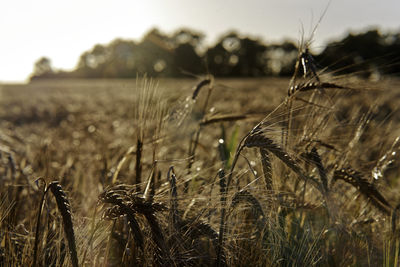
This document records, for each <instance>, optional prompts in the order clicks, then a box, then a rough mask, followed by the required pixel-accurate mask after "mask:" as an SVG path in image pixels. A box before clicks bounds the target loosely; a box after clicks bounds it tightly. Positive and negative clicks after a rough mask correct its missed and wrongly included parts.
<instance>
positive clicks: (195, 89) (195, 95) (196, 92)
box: [192, 78, 211, 100]
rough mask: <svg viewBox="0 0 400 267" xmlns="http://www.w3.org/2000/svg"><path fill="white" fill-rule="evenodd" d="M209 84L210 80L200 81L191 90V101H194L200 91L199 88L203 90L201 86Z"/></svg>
mask: <svg viewBox="0 0 400 267" xmlns="http://www.w3.org/2000/svg"><path fill="white" fill-rule="evenodd" d="M210 83H211V79H208V78H207V79H204V80H201V81H200V82H199V83H198V84H197V85H196V86H195V87H194V88H193V95H192V99H193V100H195V99H196V98H197V96H198V94H199V92H200V90H201V88H203V86H206V85H207V84H210Z"/></svg>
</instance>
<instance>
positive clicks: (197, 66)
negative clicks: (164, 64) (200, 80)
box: [169, 29, 204, 76]
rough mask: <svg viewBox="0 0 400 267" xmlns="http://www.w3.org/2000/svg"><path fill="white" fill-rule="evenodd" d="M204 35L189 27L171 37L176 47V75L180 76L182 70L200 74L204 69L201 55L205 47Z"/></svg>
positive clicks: (174, 57)
mask: <svg viewBox="0 0 400 267" xmlns="http://www.w3.org/2000/svg"><path fill="white" fill-rule="evenodd" d="M203 38H204V35H203V34H202V33H200V32H196V31H193V30H189V29H180V30H178V31H176V32H175V33H174V34H173V35H172V36H171V37H170V38H169V40H170V43H171V44H172V46H173V47H174V53H173V67H174V70H173V72H174V75H175V76H180V75H181V74H182V72H187V73H192V74H200V73H201V72H202V71H204V70H203V63H202V58H201V56H200V55H199V53H201V50H202V49H203V46H202V45H203V44H202V42H203Z"/></svg>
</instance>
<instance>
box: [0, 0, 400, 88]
mask: <svg viewBox="0 0 400 267" xmlns="http://www.w3.org/2000/svg"><path fill="white" fill-rule="evenodd" d="M327 3H328V1H315V0H314V1H313V0H304V1H289V0H281V1H265V0H258V1H256V0H248V1H239V0H229V1H228V0H220V1H213V0H203V1H192V0H188V1H180V0H168V1H164V0H149V1H137V0H133V1H132V0H116V1H112V2H111V1H105V0H98V1H94V0H86V1H78V0H71V1H64V2H60V1H50V0H42V1H29V0H20V1H2V2H1V3H0V10H1V11H2V12H1V16H0V36H1V39H0V40H1V41H0V62H1V63H0V81H12V80H19V81H21V80H25V79H26V78H27V77H28V75H29V74H30V73H31V72H32V70H33V63H34V62H35V61H36V60H38V59H39V58H40V57H42V56H46V57H48V58H50V59H51V61H52V64H53V67H54V68H56V69H72V68H74V67H75V65H76V64H77V62H78V60H79V56H80V55H81V54H82V53H83V52H84V51H87V50H89V49H91V48H92V47H93V46H94V45H95V44H97V43H108V42H110V41H112V40H113V39H115V38H124V39H139V38H140V37H141V36H142V35H143V33H145V32H146V31H147V30H149V29H150V28H151V27H154V26H155V27H158V28H159V29H160V30H161V31H164V32H167V33H171V32H172V31H174V30H177V29H178V28H179V27H183V26H185V27H188V28H193V29H194V30H199V31H202V32H204V33H205V34H206V36H207V39H206V41H207V42H208V43H213V42H215V40H216V39H217V38H218V36H219V35H221V34H224V33H226V32H228V30H232V29H236V30H237V31H238V33H239V34H249V35H250V36H254V37H261V38H262V39H263V40H264V41H276V40H281V39H283V38H291V39H295V40H296V39H298V38H299V37H300V29H301V27H302V26H301V25H302V24H303V27H304V30H305V36H306V37H307V36H309V35H310V32H311V29H312V28H313V26H315V24H316V23H317V21H318V19H319V16H320V15H321V14H322V13H323V10H324V9H325V7H326V6H327ZM356 10H362V12H356ZM398 10H400V1H398V0H388V1H385V2H384V4H382V3H381V2H380V1H376V0H362V1H361V0H353V1H344V0H336V1H335V0H332V1H331V4H330V6H329V9H328V11H327V13H326V16H325V17H324V18H323V20H322V23H321V25H320V26H319V28H318V32H317V34H316V36H315V40H316V41H315V43H314V44H313V45H314V46H315V47H318V46H321V44H322V43H323V41H325V40H327V39H328V38H332V37H338V36H339V35H341V34H343V33H344V32H345V31H346V30H347V29H349V28H352V29H357V30H360V29H362V28H365V27H366V26H368V25H377V26H382V27H386V28H391V29H394V30H399V29H398V28H397V29H396V28H395V27H399V24H398ZM158 67H159V68H160V69H161V67H162V66H161V65H160V64H159V65H158V66H157V68H158Z"/></svg>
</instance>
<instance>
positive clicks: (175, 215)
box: [167, 166, 180, 234]
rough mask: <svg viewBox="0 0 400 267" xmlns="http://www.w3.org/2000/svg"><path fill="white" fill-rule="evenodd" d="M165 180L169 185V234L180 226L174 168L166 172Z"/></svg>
mask: <svg viewBox="0 0 400 267" xmlns="http://www.w3.org/2000/svg"><path fill="white" fill-rule="evenodd" d="M167 180H168V182H169V185H170V191H169V197H170V208H169V219H170V227H172V228H171V229H170V232H171V233H170V234H172V232H173V229H178V228H179V225H180V216H179V210H178V191H177V188H176V175H175V172H174V167H173V166H171V167H170V168H169V170H168V174H167Z"/></svg>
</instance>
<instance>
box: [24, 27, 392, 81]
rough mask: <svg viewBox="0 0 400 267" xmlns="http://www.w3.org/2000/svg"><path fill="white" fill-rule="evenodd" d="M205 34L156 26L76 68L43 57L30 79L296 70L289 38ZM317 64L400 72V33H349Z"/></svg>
mask: <svg viewBox="0 0 400 267" xmlns="http://www.w3.org/2000/svg"><path fill="white" fill-rule="evenodd" d="M204 37H205V35H204V34H203V33H201V32H198V31H195V30H192V29H187V28H182V29H178V30H176V31H175V32H173V33H172V34H169V35H168V34H165V33H163V32H161V31H160V30H158V29H157V28H153V29H151V30H149V31H148V32H147V33H146V34H145V35H144V36H143V38H142V39H141V40H140V41H134V40H123V39H116V40H114V41H112V42H110V43H109V44H106V45H101V44H97V45H95V46H94V47H93V48H92V49H90V50H88V51H85V52H83V53H82V55H81V56H80V58H79V60H78V64H77V66H76V68H75V70H73V71H71V72H65V71H57V70H54V69H53V67H52V66H51V60H50V59H48V58H46V57H42V58H40V59H39V60H38V61H37V62H36V63H35V65H34V70H33V73H32V75H31V78H32V79H40V78H60V77H62V78H134V77H136V75H137V74H145V73H146V74H147V75H148V76H153V77H180V76H184V75H187V74H188V73H190V74H193V75H200V74H206V73H210V74H213V75H214V76H223V77H260V76H271V75H275V76H284V75H290V74H291V73H293V68H294V62H295V61H296V58H297V56H298V53H299V51H298V48H297V46H296V45H295V44H294V43H293V42H291V41H287V40H286V41H283V42H281V43H276V44H266V43H264V42H263V41H262V40H260V39H257V38H251V37H249V36H244V35H241V34H238V33H237V32H235V31H230V32H228V33H226V34H224V35H222V36H221V37H220V38H219V39H218V41H217V42H216V43H215V44H214V45H212V46H209V47H207V46H206V45H205V43H204ZM314 56H315V59H316V61H317V63H318V64H320V65H321V66H323V67H324V68H327V69H328V70H329V71H332V72H334V73H340V74H342V73H349V72H357V73H363V74H364V75H366V76H368V75H370V74H371V73H374V72H377V71H378V72H380V73H383V74H399V73H400V72H399V71H400V65H399V64H398V62H399V59H400V33H386V34H382V33H380V32H379V31H378V30H376V29H371V30H369V31H366V32H362V33H357V34H354V33H349V34H348V35H347V36H346V37H344V38H343V39H342V40H339V41H333V42H330V43H328V44H327V46H326V48H325V49H324V50H323V51H322V52H321V53H320V54H319V55H314Z"/></svg>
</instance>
